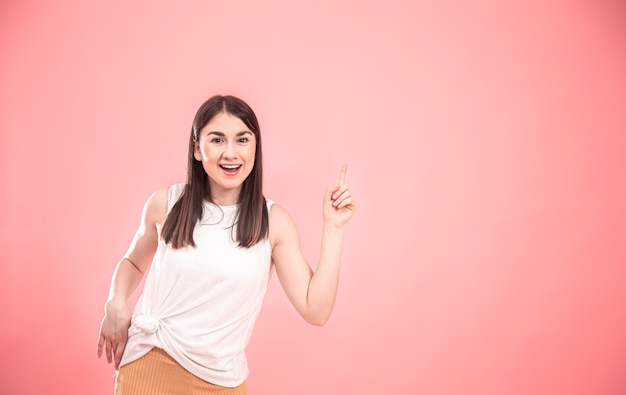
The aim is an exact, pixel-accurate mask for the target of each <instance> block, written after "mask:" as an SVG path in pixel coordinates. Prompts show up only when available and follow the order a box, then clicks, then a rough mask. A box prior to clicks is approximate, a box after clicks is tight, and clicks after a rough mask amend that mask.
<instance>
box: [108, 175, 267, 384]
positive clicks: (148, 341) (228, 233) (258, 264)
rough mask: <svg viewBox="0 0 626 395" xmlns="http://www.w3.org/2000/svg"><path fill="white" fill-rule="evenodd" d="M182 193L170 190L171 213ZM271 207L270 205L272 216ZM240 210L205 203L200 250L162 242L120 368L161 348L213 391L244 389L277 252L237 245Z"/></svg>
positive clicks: (264, 246)
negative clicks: (216, 387)
mask: <svg viewBox="0 0 626 395" xmlns="http://www.w3.org/2000/svg"><path fill="white" fill-rule="evenodd" d="M183 188H184V184H175V185H172V186H171V187H170V188H169V192H168V205H167V207H168V208H167V211H168V213H169V211H170V210H171V208H172V206H173V205H174V203H176V201H177V200H178V198H179V197H180V194H181V193H182V191H183ZM271 205H272V202H271V201H269V200H268V201H267V208H268V212H269V209H270V207H271ZM237 207H238V206H221V207H219V206H216V205H214V204H211V203H208V202H205V204H204V215H203V218H202V220H201V221H200V222H199V223H198V224H196V226H195V229H194V232H193V239H194V241H195V243H196V247H186V248H180V249H173V248H171V247H170V246H169V245H166V244H165V243H164V242H163V241H162V240H159V245H158V247H157V251H156V254H155V256H154V259H153V261H152V266H151V268H150V270H149V272H148V274H147V277H146V282H145V285H144V289H143V293H142V295H141V296H140V298H139V300H138V301H137V304H136V306H135V311H134V313H133V316H132V319H131V325H130V328H129V330H128V335H129V337H128V342H127V344H126V349H125V350H124V355H123V357H122V361H121V363H120V366H122V365H125V364H128V363H130V362H132V361H134V360H136V359H138V358H140V357H142V356H143V355H145V354H146V353H148V351H150V350H151V349H152V348H153V347H159V348H162V349H164V350H165V351H166V352H167V353H168V354H169V355H170V356H171V357H172V358H174V359H175V360H176V361H177V362H178V363H179V364H180V365H181V366H182V367H184V368H185V369H187V370H188V371H189V372H191V373H192V374H194V375H196V376H197V377H199V378H201V379H203V380H205V381H208V382H210V383H213V384H216V385H221V386H225V387H236V386H238V385H240V384H241V383H243V382H244V381H245V379H246V377H247V375H248V364H247V360H246V355H245V348H246V346H247V344H248V341H249V340H250V336H251V334H252V329H253V326H254V323H255V321H256V318H257V317H258V315H259V312H260V310H261V305H262V303H263V297H264V296H265V291H266V290H267V284H268V281H269V278H270V274H271V269H272V265H271V254H272V251H271V247H270V242H269V238H266V239H265V240H263V241H261V242H259V243H257V244H256V245H254V246H252V247H250V248H241V247H238V246H237V243H235V242H233V239H232V236H233V235H234V233H233V232H234V229H232V225H233V219H234V215H235V214H236V211H237Z"/></svg>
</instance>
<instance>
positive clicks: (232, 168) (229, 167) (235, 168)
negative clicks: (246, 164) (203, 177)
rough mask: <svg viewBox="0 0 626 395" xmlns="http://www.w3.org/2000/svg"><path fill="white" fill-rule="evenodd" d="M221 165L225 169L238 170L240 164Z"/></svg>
mask: <svg viewBox="0 0 626 395" xmlns="http://www.w3.org/2000/svg"><path fill="white" fill-rule="evenodd" d="M220 167H221V168H222V169H225V170H237V169H238V168H239V167H240V166H239V165H220Z"/></svg>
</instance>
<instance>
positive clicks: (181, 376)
mask: <svg viewBox="0 0 626 395" xmlns="http://www.w3.org/2000/svg"><path fill="white" fill-rule="evenodd" d="M209 394H210V395H247V394H248V391H247V390H246V383H243V384H241V385H240V386H238V387H235V388H230V387H222V386H219V385H215V384H211V383H208V382H206V381H204V380H202V379H200V378H198V377H196V376H194V375H193V374H191V373H189V371H187V370H185V368H183V367H182V366H180V365H179V364H178V362H176V361H175V360H174V359H173V358H172V357H170V356H169V355H168V354H167V353H166V352H165V351H163V350H162V349H160V348H156V347H155V348H153V349H152V350H150V352H149V353H147V354H146V355H144V356H143V357H141V358H139V359H138V360H136V361H134V362H131V363H129V364H128V365H124V366H122V367H121V368H120V369H119V371H118V372H117V379H116V380H115V395H209Z"/></svg>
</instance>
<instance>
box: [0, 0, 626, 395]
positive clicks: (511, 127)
mask: <svg viewBox="0 0 626 395" xmlns="http://www.w3.org/2000/svg"><path fill="white" fill-rule="evenodd" d="M183 3H184V4H185V5H181V4H183ZM268 3H269V4H268ZM505 3H506V2H490V1H482V2H465V1H459V0H457V1H446V2H435V1H430V2H426V1H401V0H389V1H383V2H380V1H377V2H373V1H372V2H369V1H366V2H363V1H339V2H338V1H334V0H323V1H301V2H297V1H296V2H294V1H290V0H279V1H271V2H260V1H252V0H247V1H236V2H233V1H219V2H217V1H210V2H209V1H187V2H154V1H134V2H122V1H114V2H110V1H99V2H97V3H96V2H83V1H79V0H64V1H55V2H52V1H49V2H44V1H34V0H33V1H17V0H9V1H3V2H1V3H0V51H1V52H0V131H1V137H0V169H1V173H0V184H1V185H2V192H1V194H0V210H1V213H0V214H1V215H2V226H1V227H0V262H1V264H0V321H1V324H0V350H2V358H1V361H2V362H0V363H1V364H2V366H0V393H2V394H68V395H69V394H94V395H97V394H110V393H112V388H113V380H114V379H113V377H112V374H113V370H112V368H111V367H110V366H109V365H107V364H106V363H105V361H104V360H98V359H96V358H95V354H96V340H97V333H98V327H99V324H100V319H101V317H102V307H103V303H104V300H105V298H106V293H107V289H108V283H109V279H110V275H111V272H112V270H113V267H114V265H115V263H116V261H117V259H118V258H119V257H120V256H121V254H122V253H123V252H124V251H125V249H126V247H127V246H128V243H129V241H130V238H131V236H132V234H133V232H134V230H135V227H136V225H137V224H138V221H139V214H140V210H141V207H142V205H143V202H144V200H145V199H146V197H147V196H148V195H149V194H150V192H152V190H154V189H156V188H158V187H162V186H165V185H168V184H170V183H172V182H175V181H181V180H182V179H183V176H184V171H185V169H184V167H185V155H186V144H187V138H188V130H189V126H190V124H191V119H192V117H193V114H194V112H195V110H196V108H197V107H198V106H199V104H200V103H201V102H202V101H203V100H204V99H206V98H208V97H209V96H210V95H212V94H215V93H232V94H235V95H239V96H241V97H242V98H244V99H245V100H247V101H248V102H249V103H250V104H251V105H252V107H253V108H254V109H255V110H256V111H257V114H258V115H259V118H260V121H261V126H262V129H263V131H264V144H265V165H266V193H267V195H268V196H270V197H271V198H273V199H274V200H276V201H278V202H279V203H281V204H282V205H283V206H285V207H286V208H288V210H290V212H291V213H292V215H293V216H294V217H295V218H296V220H297V222H298V223H299V226H300V230H301V233H302V237H303V239H304V249H305V251H306V252H307V254H308V255H309V256H310V259H311V260H312V261H315V260H316V258H317V255H316V254H317V248H318V245H319V231H320V199H321V196H322V193H323V190H324V188H325V187H326V185H327V184H329V183H330V182H332V181H333V180H334V179H335V177H336V172H337V171H338V169H339V166H340V164H341V163H342V162H343V161H346V162H348V163H349V166H350V168H349V170H348V181H349V183H350V185H351V186H352V188H353V192H354V194H355V195H356V197H357V198H358V201H359V203H360V209H359V212H358V214H357V216H355V218H354V219H353V222H352V223H350V224H349V234H348V236H347V240H346V245H345V253H344V263H343V268H342V279H341V286H340V294H339V299H338V302H337V306H336V310H335V313H334V316H333V317H332V319H331V322H330V323H329V324H328V325H327V326H326V327H323V328H316V327H311V326H308V325H307V324H306V323H304V321H303V320H301V319H300V318H298V317H297V316H296V313H295V311H294V310H293V309H292V308H291V306H289V304H288V302H287V299H286V297H285V296H284V295H283V293H282V290H281V289H280V287H279V284H278V281H276V279H275V278H274V279H273V280H272V283H271V286H270V290H269V293H268V296H267V299H266V303H265V306H264V310H263V312H262V315H261V318H260V320H259V322H258V325H257V328H256V332H255V334H254V337H253V339H252V343H251V345H250V348H249V359H250V364H251V370H252V372H251V375H250V378H249V381H248V386H249V389H250V391H251V393H253V394H302V395H306V394H319V393H326V394H378V393H385V394H405V393H406V394H417V393H419V394H429V395H430V394H432V395H447V394H451V395H452V394H454V395H457V394H466V395H474V394H476V395H478V394H481V395H484V394H509V395H516V394H520V395H521V394H540V395H542V394H615V395H617V394H624V393H626V379H625V375H626V373H625V372H626V371H625V367H626V336H625V335H624V334H625V333H626V287H625V286H624V285H623V284H624V280H625V279H626V266H625V262H626V246H625V245H626V208H625V205H624V202H625V201H626V176H625V174H624V169H625V165H626V159H625V157H626V152H625V151H626V137H625V136H626V134H625V131H626V111H624V108H625V104H626V71H625V70H626V52H625V51H624V48H626V29H625V26H626V17H625V15H626V10H625V9H624V7H621V8H619V7H618V3H619V2H617V1H612V2H611V1H597V2H596V1H588V2H584V1H578V2H570V1H551V2H543V1H529V2H509V3H506V4H510V5H506V4H505ZM546 3H549V4H546ZM174 4H176V5H174ZM296 4H297V5H296ZM470 4H471V5H470Z"/></svg>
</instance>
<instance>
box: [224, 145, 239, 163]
mask: <svg viewBox="0 0 626 395" xmlns="http://www.w3.org/2000/svg"><path fill="white" fill-rule="evenodd" d="M222 155H223V156H224V158H225V159H235V158H236V157H237V152H236V151H235V147H234V143H233V142H232V141H229V142H228V143H227V144H226V149H225V150H224V153H223V154H222Z"/></svg>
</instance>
